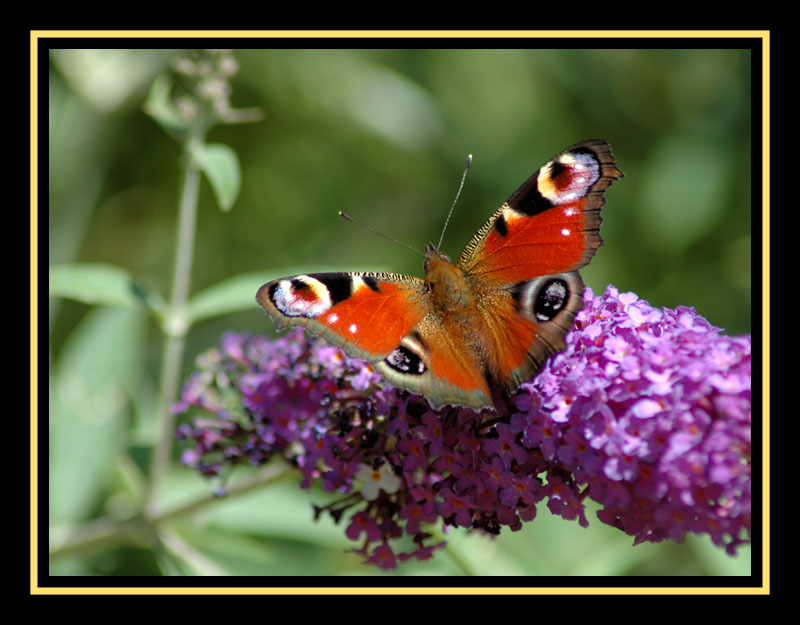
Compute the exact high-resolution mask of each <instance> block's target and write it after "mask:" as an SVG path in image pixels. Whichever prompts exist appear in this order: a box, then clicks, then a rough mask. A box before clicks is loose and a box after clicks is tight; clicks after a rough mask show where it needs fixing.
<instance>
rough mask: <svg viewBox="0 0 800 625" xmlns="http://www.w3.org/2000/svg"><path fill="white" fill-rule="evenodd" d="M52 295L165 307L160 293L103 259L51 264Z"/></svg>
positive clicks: (89, 301) (81, 299)
mask: <svg viewBox="0 0 800 625" xmlns="http://www.w3.org/2000/svg"><path fill="white" fill-rule="evenodd" d="M50 296H51V297H66V298H69V299H74V300H77V301H79V302H84V303H86V304H101V305H105V306H124V307H127V308H134V307H138V306H141V305H142V304H145V305H147V306H149V307H150V308H152V309H153V310H155V311H156V312H157V313H159V314H161V313H163V311H164V309H165V308H166V305H165V303H164V300H163V299H162V298H161V296H160V295H158V294H157V293H154V292H152V291H149V290H147V289H145V288H144V287H143V286H141V285H140V284H137V283H136V282H135V281H134V279H133V277H132V276H131V275H130V274H129V273H128V272H127V271H126V270H125V269H123V268H122V267H117V266H116V265H108V264H103V263H71V264H66V265H54V266H52V267H50Z"/></svg>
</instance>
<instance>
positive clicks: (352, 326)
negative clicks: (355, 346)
mask: <svg viewBox="0 0 800 625" xmlns="http://www.w3.org/2000/svg"><path fill="white" fill-rule="evenodd" d="M347 329H348V330H350V334H355V333H356V332H358V326H357V325H356V324H355V323H351V324H350V327H349V328H347Z"/></svg>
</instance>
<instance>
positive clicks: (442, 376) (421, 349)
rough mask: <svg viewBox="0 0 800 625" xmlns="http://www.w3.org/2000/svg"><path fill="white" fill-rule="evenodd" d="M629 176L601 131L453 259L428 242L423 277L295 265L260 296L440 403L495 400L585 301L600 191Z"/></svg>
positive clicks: (526, 189)
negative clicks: (299, 269) (305, 270)
mask: <svg viewBox="0 0 800 625" xmlns="http://www.w3.org/2000/svg"><path fill="white" fill-rule="evenodd" d="M623 175H624V174H623V173H622V172H621V171H620V170H619V169H618V168H617V166H616V162H615V160H614V156H613V154H612V153H611V148H610V147H609V145H608V144H607V143H606V142H605V141H601V140H590V141H583V142H581V143H578V144H576V145H573V146H572V147H570V148H568V149H566V150H564V151H563V152H562V153H561V154H559V155H558V156H556V157H555V158H554V159H553V160H551V161H550V162H548V163H547V164H546V165H544V166H543V167H542V168H540V169H539V170H538V171H537V172H536V173H535V174H533V175H532V176H531V177H530V178H528V180H527V181H525V183H524V184H523V185H522V186H521V187H520V188H519V189H517V190H516V191H515V192H514V193H513V194H512V195H511V197H509V198H508V200H506V202H505V203H504V204H503V205H502V206H501V207H500V208H499V209H498V210H497V211H496V212H495V213H494V215H492V216H491V217H490V218H489V220H488V221H487V222H486V223H485V224H484V226H483V227H482V228H481V229H480V230H479V231H478V233H477V234H476V235H475V236H474V237H473V238H472V240H471V241H470V242H469V243H468V244H467V247H466V248H465V249H464V251H463V252H462V253H461V257H460V258H459V259H458V262H457V263H455V264H453V263H452V262H451V261H450V258H449V257H448V256H447V255H445V254H443V253H442V252H440V251H439V250H438V249H437V247H436V246H435V245H433V244H432V243H429V244H427V245H426V247H425V252H426V254H425V265H424V266H425V279H424V280H420V279H419V278H416V277H411V276H404V275H400V274H394V273H373V272H350V273H316V274H309V275H297V276H290V277H287V278H281V279H280V280H274V281H273V282H269V283H267V284H265V285H264V286H262V287H261V288H260V289H259V290H258V294H257V295H256V300H257V301H258V303H259V304H260V305H261V306H262V307H263V308H264V310H265V311H266V312H267V314H268V315H269V316H270V317H272V320H273V321H274V323H275V326H276V328H277V329H278V330H282V329H284V328H286V327H289V326H293V325H302V326H304V327H305V328H307V329H308V330H309V331H310V332H311V333H312V334H316V335H322V336H323V337H324V338H325V339H327V340H328V342H330V343H332V344H334V345H338V346H340V347H341V348H342V349H343V350H344V351H345V352H347V353H348V354H350V355H351V356H353V357H356V358H361V359H363V360H367V361H369V362H371V363H373V364H374V365H375V368H376V370H377V371H378V372H379V373H380V374H382V375H383V376H384V377H385V378H386V379H387V380H388V381H389V382H390V383H391V384H393V385H395V386H398V387H400V388H404V389H407V390H409V391H411V392H413V393H417V394H420V395H423V396H425V397H426V398H427V399H428V402H429V403H430V404H431V405H432V406H433V407H435V408H440V407H442V406H445V405H453V406H466V407H469V408H474V409H487V410H493V409H494V405H493V402H492V389H493V388H499V389H502V390H503V391H505V392H507V393H511V392H513V391H514V390H516V389H517V387H518V386H519V385H520V384H521V383H522V382H524V381H526V380H529V379H531V377H532V376H533V374H535V373H536V372H537V371H539V369H541V367H542V365H543V363H544V361H545V359H546V358H547V357H548V356H549V355H550V354H552V353H553V352H556V351H559V350H562V349H563V348H564V335H565V334H566V332H567V331H568V330H569V329H570V328H571V327H572V324H573V320H574V318H575V314H576V313H577V312H578V311H580V309H581V308H582V306H583V299H582V297H581V294H582V293H583V281H582V280H581V277H580V274H579V273H578V271H577V270H578V269H580V268H581V267H583V266H584V265H586V264H587V263H588V262H589V261H590V260H591V258H592V256H594V253H595V252H596V251H597V248H599V247H600V245H601V244H602V242H603V241H602V239H601V238H600V232H599V231H600V223H601V218H600V208H601V207H602V206H603V204H605V198H604V197H603V192H604V191H605V190H606V189H607V188H608V186H609V185H610V184H611V183H612V182H613V181H614V180H616V179H618V178H621V177H622V176H623Z"/></svg>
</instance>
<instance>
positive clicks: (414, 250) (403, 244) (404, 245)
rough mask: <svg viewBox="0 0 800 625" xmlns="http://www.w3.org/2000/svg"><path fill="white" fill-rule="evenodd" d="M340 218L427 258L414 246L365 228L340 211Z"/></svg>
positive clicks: (367, 227)
mask: <svg viewBox="0 0 800 625" xmlns="http://www.w3.org/2000/svg"><path fill="white" fill-rule="evenodd" d="M339 216H340V217H344V218H345V219H346V220H347V221H352V222H353V223H354V224H355V225H357V226H361V227H362V228H364V230H366V231H367V232H371V233H372V234H377V235H378V236H379V237H383V238H384V239H389V240H390V241H393V242H395V243H399V244H400V245H402V246H403V247H407V248H408V249H410V250H411V251H413V252H416V253H417V254H419V255H421V256H425V254H424V253H423V252H420V251H419V250H418V249H417V248H416V247H413V246H411V245H409V244H408V243H405V242H404V241H398V240H397V239H395V238H394V237H390V236H389V235H388V234H384V233H383V232H378V231H377V230H375V229H374V228H370V227H369V226H365V225H364V224H362V223H361V222H360V221H356V220H355V219H353V218H352V217H350V215H348V214H347V213H343V212H342V211H339Z"/></svg>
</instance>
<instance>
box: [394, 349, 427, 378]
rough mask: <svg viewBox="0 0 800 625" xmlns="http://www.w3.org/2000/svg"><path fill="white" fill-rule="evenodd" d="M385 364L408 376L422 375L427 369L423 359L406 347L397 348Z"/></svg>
mask: <svg viewBox="0 0 800 625" xmlns="http://www.w3.org/2000/svg"><path fill="white" fill-rule="evenodd" d="M384 362H386V364H387V365H389V367H391V368H392V369H394V370H395V371H397V372H399V373H405V374H408V375H422V374H423V373H425V371H426V369H427V367H426V366H425V363H424V362H422V359H421V358H420V357H419V356H418V355H417V354H415V353H414V352H412V351H411V350H410V349H408V348H407V347H405V346H404V345H400V346H399V347H398V348H396V349H395V350H394V351H393V352H392V353H391V354H389V355H388V356H387V357H386V359H385V361H384Z"/></svg>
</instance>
